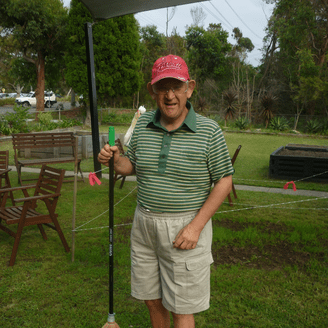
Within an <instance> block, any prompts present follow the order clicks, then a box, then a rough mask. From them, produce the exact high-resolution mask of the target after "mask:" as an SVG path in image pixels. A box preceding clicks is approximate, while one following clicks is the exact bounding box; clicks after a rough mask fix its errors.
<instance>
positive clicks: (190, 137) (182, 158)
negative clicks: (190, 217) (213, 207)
mask: <svg viewBox="0 0 328 328" xmlns="http://www.w3.org/2000/svg"><path fill="white" fill-rule="evenodd" d="M187 108H188V110H189V112H188V115H187V117H186V119H185V120H184V122H183V124H182V125H181V126H180V127H179V128H178V129H176V130H174V131H167V130H166V129H165V128H164V127H162V126H161V125H160V123H159V118H160V111H159V109H157V110H156V111H151V112H146V113H144V114H142V115H141V116H140V117H139V119H138V121H137V124H136V127H135V129H134V131H133V135H132V138H131V141H130V144H129V148H128V150H127V153H126V156H128V158H129V159H130V161H131V163H132V164H133V165H134V167H135V171H136V175H137V183H138V196H137V201H138V203H139V204H140V205H141V206H143V207H145V208H147V209H149V210H151V211H155V212H156V211H157V212H181V211H190V210H197V209H200V208H201V207H202V205H203V204H204V202H205V201H206V199H207V197H208V195H209V193H210V191H211V186H212V183H215V182H217V181H219V180H220V179H221V178H223V177H225V176H228V175H232V174H233V173H234V169H233V167H232V165H231V159H230V156H229V153H228V148H227V145H226V142H225V139H224V136H223V134H222V131H221V129H220V127H219V125H218V124H217V123H216V122H215V121H213V120H211V119H209V118H206V117H203V116H201V115H199V114H197V113H195V111H194V109H193V107H192V105H191V104H190V103H189V102H187Z"/></svg>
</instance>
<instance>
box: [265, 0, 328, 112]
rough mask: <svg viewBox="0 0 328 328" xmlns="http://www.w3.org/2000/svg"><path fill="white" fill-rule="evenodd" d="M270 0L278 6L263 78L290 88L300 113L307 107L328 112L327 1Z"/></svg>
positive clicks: (271, 25) (270, 29)
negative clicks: (276, 81) (273, 80)
mask: <svg viewBox="0 0 328 328" xmlns="http://www.w3.org/2000/svg"><path fill="white" fill-rule="evenodd" d="M270 2H271V3H274V4H275V8H274V10H273V14H272V17H271V19H270V21H269V26H268V30H267V31H268V38H267V40H271V41H270V42H268V43H269V45H270V47H268V48H267V49H268V51H267V54H268V55H267V56H266V57H265V60H264V66H263V68H264V73H263V77H265V78H266V79H267V78H271V79H272V77H274V78H275V79H276V80H279V83H280V84H283V85H284V86H285V88H287V89H289V90H288V91H289V94H288V96H289V97H290V99H292V100H293V102H294V105H295V106H296V107H297V108H298V111H297V112H298V114H299V113H300V111H299V110H300V109H301V108H304V107H306V108H307V110H308V113H309V114H311V115H312V114H314V113H315V112H316V111H317V113H319V112H320V111H323V112H324V111H326V112H327V105H328V104H327V97H326V94H327V91H328V90H327V82H328V80H327V77H328V69H327V53H328V5H327V2H326V1H321V0H300V1H298V2H297V5H295V1H292V0H279V1H278V0H271V1H270ZM273 63H274V64H275V65H273ZM269 70H270V72H268V71H269ZM263 83H264V81H263ZM285 103H286V102H285Z"/></svg>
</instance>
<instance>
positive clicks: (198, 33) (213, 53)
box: [186, 24, 231, 84]
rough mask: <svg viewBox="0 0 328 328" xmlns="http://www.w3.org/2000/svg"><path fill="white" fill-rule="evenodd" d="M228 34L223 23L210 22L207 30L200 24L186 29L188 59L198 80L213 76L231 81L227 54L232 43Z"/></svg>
mask: <svg viewBox="0 0 328 328" xmlns="http://www.w3.org/2000/svg"><path fill="white" fill-rule="evenodd" d="M228 36H229V34H228V32H226V31H224V30H223V29H222V26H221V24H210V26H209V27H208V28H207V30H205V29H204V28H203V27H199V26H191V27H189V28H188V29H187V30H186V42H187V50H188V55H187V59H188V63H189V68H190V70H191V72H192V76H194V77H196V79H197V81H199V82H204V81H205V79H206V78H213V79H214V80H216V81H218V80H224V79H226V81H225V83H226V84H228V83H229V80H228V79H229V77H228V74H229V68H228V65H227V64H228V59H227V54H228V53H229V52H230V51H231V44H230V43H229V42H228Z"/></svg>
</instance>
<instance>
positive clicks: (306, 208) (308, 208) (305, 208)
mask: <svg viewBox="0 0 328 328" xmlns="http://www.w3.org/2000/svg"><path fill="white" fill-rule="evenodd" d="M222 204H225V205H230V203H228V202H223V203H222ZM233 206H251V207H252V206H254V205H252V204H243V203H233ZM276 208H287V209H295V210H298V209H302V210H327V211H328V207H327V208H326V207H325V208H318V207H316V208H311V207H286V206H281V207H276Z"/></svg>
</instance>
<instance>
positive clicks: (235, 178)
mask: <svg viewBox="0 0 328 328" xmlns="http://www.w3.org/2000/svg"><path fill="white" fill-rule="evenodd" d="M325 173H328V171H325V172H322V173H317V174H314V175H311V176H309V177H305V178H302V179H299V180H294V182H299V181H303V180H307V179H311V178H314V177H316V176H318V175H322V174H325ZM232 179H233V180H243V181H257V182H271V183H272V182H274V183H285V182H283V181H277V180H254V179H242V178H238V177H233V178H232Z"/></svg>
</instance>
